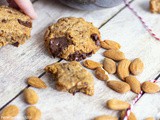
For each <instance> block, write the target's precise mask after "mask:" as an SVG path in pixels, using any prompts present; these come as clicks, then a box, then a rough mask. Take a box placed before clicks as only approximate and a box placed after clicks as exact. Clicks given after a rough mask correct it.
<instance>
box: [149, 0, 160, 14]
mask: <svg viewBox="0 0 160 120" xmlns="http://www.w3.org/2000/svg"><path fill="white" fill-rule="evenodd" d="M150 11H151V12H153V13H160V0H150Z"/></svg>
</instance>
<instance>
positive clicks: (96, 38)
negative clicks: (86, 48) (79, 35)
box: [91, 34, 100, 46]
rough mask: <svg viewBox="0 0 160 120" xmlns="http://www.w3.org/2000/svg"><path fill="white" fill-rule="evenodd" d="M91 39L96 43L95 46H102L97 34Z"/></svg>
mask: <svg viewBox="0 0 160 120" xmlns="http://www.w3.org/2000/svg"><path fill="white" fill-rule="evenodd" d="M91 38H92V40H93V41H95V44H96V45H97V46H100V39H99V36H98V35H97V34H92V35H91Z"/></svg>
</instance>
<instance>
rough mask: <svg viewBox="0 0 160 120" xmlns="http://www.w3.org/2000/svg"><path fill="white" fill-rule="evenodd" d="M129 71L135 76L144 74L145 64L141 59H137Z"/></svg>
mask: <svg viewBox="0 0 160 120" xmlns="http://www.w3.org/2000/svg"><path fill="white" fill-rule="evenodd" d="M129 69H130V71H131V73H132V74H133V75H138V74H140V73H142V72H143V69H144V64H143V62H142V60H141V59H140V58H136V59H135V60H133V61H132V62H131V64H130V66H129Z"/></svg>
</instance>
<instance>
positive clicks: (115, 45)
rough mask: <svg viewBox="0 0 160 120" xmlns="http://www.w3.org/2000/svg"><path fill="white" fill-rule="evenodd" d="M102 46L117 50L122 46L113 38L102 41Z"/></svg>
mask: <svg viewBox="0 0 160 120" xmlns="http://www.w3.org/2000/svg"><path fill="white" fill-rule="evenodd" d="M101 47H102V48H104V49H107V50H109V49H115V50H118V49H120V48H121V46H120V44H119V43H117V42H115V41H112V40H104V41H101Z"/></svg>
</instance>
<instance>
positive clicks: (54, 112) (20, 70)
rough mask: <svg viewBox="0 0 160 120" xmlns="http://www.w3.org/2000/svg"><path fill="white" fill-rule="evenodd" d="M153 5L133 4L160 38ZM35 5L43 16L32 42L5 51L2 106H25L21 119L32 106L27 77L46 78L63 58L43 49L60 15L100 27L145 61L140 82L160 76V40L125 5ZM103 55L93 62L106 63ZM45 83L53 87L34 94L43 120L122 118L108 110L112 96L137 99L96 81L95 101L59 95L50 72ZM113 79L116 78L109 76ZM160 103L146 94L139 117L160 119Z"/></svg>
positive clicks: (0, 66)
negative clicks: (27, 98)
mask: <svg viewBox="0 0 160 120" xmlns="http://www.w3.org/2000/svg"><path fill="white" fill-rule="evenodd" d="M1 2H3V1H1ZM148 3H149V1H148V0H141V1H139V0H134V1H133V2H132V3H131V5H132V6H133V7H134V8H135V9H136V10H137V11H138V13H139V14H140V15H141V16H142V17H143V18H144V20H145V21H146V22H147V24H148V25H149V26H150V27H151V28H152V29H153V30H154V32H155V33H156V34H157V35H159V36H160V32H159V31H160V27H159V26H160V22H159V21H160V16H159V15H154V14H151V13H150V12H149V11H148ZM34 7H35V9H36V11H37V13H38V16H39V17H38V19H37V20H35V21H34V26H33V31H32V38H31V39H30V40H28V41H27V42H26V43H25V44H24V45H22V46H20V47H19V48H16V47H13V46H6V47H3V48H1V49H0V98H1V99H0V108H1V110H2V109H3V108H4V107H5V106H6V105H8V104H16V105H17V106H18V107H19V108H20V114H19V116H18V117H17V119H16V120H23V119H24V110H25V108H26V107H27V104H25V103H24V101H23V95H22V93H21V91H22V90H23V89H24V88H26V87H27V85H26V83H25V81H26V78H27V77H29V76H32V75H34V76H39V75H41V74H42V73H43V68H44V67H45V66H46V65H47V64H50V63H53V62H56V61H58V60H59V59H53V58H52V57H51V56H50V55H48V53H47V51H46V49H45V47H44V42H43V35H44V31H45V29H46V27H47V26H48V25H50V24H52V23H54V22H56V20H57V19H58V18H61V17H65V16H76V17H83V18H85V19H87V20H88V21H91V22H93V23H94V25H95V26H97V27H99V28H100V32H101V34H102V38H103V39H112V40H115V41H117V42H119V43H120V44H121V45H122V49H121V50H122V51H123V52H124V53H125V54H126V57H127V58H128V59H130V60H132V59H134V58H136V57H140V58H141V59H142V60H143V61H144V64H145V70H144V72H143V73H142V74H141V75H139V76H137V78H138V79H139V80H140V81H141V82H143V81H147V80H149V79H154V78H155V77H156V76H158V74H159V73H160V41H156V40H155V39H154V38H153V37H151V36H150V34H148V32H147V31H146V30H145V29H144V28H143V26H142V24H141V23H140V22H139V20H138V19H137V18H136V17H135V16H134V15H133V14H132V12H131V11H130V10H129V9H128V8H126V7H125V6H124V5H123V4H122V5H120V6H117V7H115V8H110V9H103V10H98V11H79V10H75V9H72V8H69V7H66V6H64V5H61V4H59V3H58V1H57V0H38V1H35V2H34ZM103 51H104V50H103V49H101V50H99V51H98V52H97V53H96V54H95V55H93V56H92V57H91V58H88V59H92V60H95V61H98V62H101V61H102V60H103V59H104V57H103V56H102V53H103ZM61 62H65V61H61ZM90 72H92V71H90ZM42 79H43V80H44V81H45V82H46V83H47V84H48V86H49V87H48V89H46V90H38V89H35V90H36V92H37V93H38V95H39V96H40V101H39V102H38V104H37V105H36V106H37V107H39V108H40V109H41V111H42V113H43V116H42V119H43V120H91V119H93V118H94V117H95V116H98V115H102V114H112V115H113V116H114V115H115V116H117V115H118V112H116V111H111V110H108V109H107V108H106V107H105V102H106V101H107V100H108V99H111V98H118V99H122V100H125V101H128V102H132V100H133V99H134V97H135V96H136V94H134V93H132V92H128V93H127V94H123V95H121V94H118V93H116V92H114V91H112V90H111V89H109V88H108V87H106V85H105V83H104V82H102V81H100V80H98V79H96V78H95V95H94V96H92V97H90V96H87V95H84V94H82V93H78V94H76V95H75V96H73V95H71V94H69V93H63V92H58V91H56V90H55V88H54V82H53V81H52V80H51V79H50V78H49V75H48V74H45V75H42ZM110 79H117V78H116V77H115V76H110ZM33 89H34V88H33ZM159 99H160V94H159V93H157V94H154V95H148V94H145V95H144V96H143V97H142V98H141V100H140V101H139V102H138V103H137V104H136V106H135V107H134V109H133V111H134V113H135V114H136V116H137V119H138V120H143V119H144V118H146V117H148V116H153V117H156V118H160V115H159V114H160V104H159ZM153 101H154V102H153ZM152 103H153V104H152ZM142 112H143V114H141V113H142ZM158 115H159V116H158Z"/></svg>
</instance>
